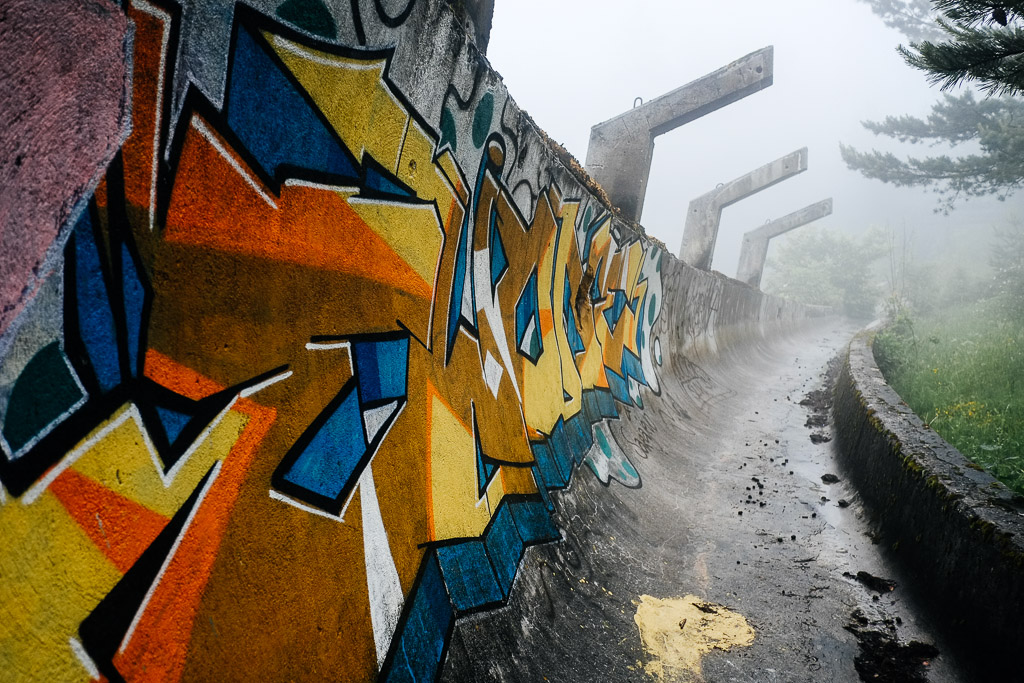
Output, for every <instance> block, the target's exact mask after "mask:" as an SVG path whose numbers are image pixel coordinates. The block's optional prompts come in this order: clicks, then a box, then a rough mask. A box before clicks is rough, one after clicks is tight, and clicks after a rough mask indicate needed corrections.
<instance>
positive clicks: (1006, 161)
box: [840, 92, 1024, 213]
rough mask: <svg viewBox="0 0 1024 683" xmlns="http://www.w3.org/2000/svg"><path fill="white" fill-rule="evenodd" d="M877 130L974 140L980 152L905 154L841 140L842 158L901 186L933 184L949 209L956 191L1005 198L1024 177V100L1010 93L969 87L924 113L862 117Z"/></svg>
mask: <svg viewBox="0 0 1024 683" xmlns="http://www.w3.org/2000/svg"><path fill="white" fill-rule="evenodd" d="M863 125H864V127H865V128H867V129H868V130H870V131H871V132H873V133H875V134H876V135H885V136H887V137H891V138H894V139H896V140H899V141H900V142H909V143H913V144H919V143H927V144H932V145H934V144H940V143H946V144H948V145H951V146H956V145H960V144H964V143H969V142H973V143H976V144H977V145H978V147H979V148H980V153H975V154H968V155H965V156H960V157H956V158H953V157H950V156H949V155H939V156H933V157H925V158H916V157H910V158H907V159H906V160H902V159H899V158H898V157H896V156H895V155H894V154H892V153H889V152H879V151H877V150H876V151H871V152H860V151H858V150H856V149H854V148H853V147H849V146H847V145H842V144H840V151H841V153H842V156H843V160H844V161H845V162H846V164H847V166H849V167H850V168H851V169H853V170H856V171H860V172H861V173H862V174H864V175H865V176H867V177H868V178H874V179H877V180H881V181H882V182H886V183H890V184H892V185H896V186H901V187H915V186H916V187H932V188H933V189H934V190H935V191H936V192H937V193H938V194H939V195H940V197H941V199H940V210H942V211H944V212H946V213H948V212H949V210H950V209H952V208H953V205H954V203H955V202H956V200H957V199H958V198H960V197H978V196H983V195H996V196H997V197H999V198H1000V199H1005V198H1006V197H1007V196H1009V195H1010V194H1011V193H1013V192H1014V191H1015V190H1017V189H1018V188H1020V187H1021V184H1022V183H1024V102H1022V101H1021V100H1018V99H1014V98H1010V97H1002V98H989V99H985V100H982V101H980V102H979V101H977V100H975V98H974V95H973V94H971V93H970V92H967V93H964V94H963V95H961V96H960V97H953V96H950V95H946V96H945V97H944V99H943V100H940V101H939V102H937V103H936V104H935V105H934V107H933V108H932V112H931V114H930V115H929V116H928V118H927V119H920V118H916V117H913V116H889V117H886V119H885V120H884V121H881V122H873V121H866V122H864V124H863Z"/></svg>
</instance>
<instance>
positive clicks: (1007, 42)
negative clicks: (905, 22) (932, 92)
mask: <svg viewBox="0 0 1024 683" xmlns="http://www.w3.org/2000/svg"><path fill="white" fill-rule="evenodd" d="M939 24H940V25H941V26H942V27H943V29H945V30H946V31H947V33H949V35H950V36H952V38H953V40H951V41H948V42H943V43H932V42H930V41H925V42H922V43H911V45H910V48H909V49H908V48H906V47H904V46H902V45H901V46H900V47H899V48H897V49H898V51H899V53H900V54H901V55H902V56H903V58H904V59H905V60H906V62H907V63H908V64H909V65H910V66H912V67H914V68H917V69H921V70H923V71H926V72H928V74H929V76H928V80H929V81H931V82H932V83H933V84H935V85H939V86H940V88H941V89H942V90H948V89H950V88H953V87H956V86H958V85H961V84H962V83H964V82H965V81H972V82H976V83H977V84H978V87H979V88H981V90H982V91H984V92H986V93H988V94H990V95H1014V94H1018V93H1021V92H1024V29H1021V28H1018V27H1016V26H1013V27H1008V28H1005V29H1004V28H1000V29H998V30H996V29H993V28H989V27H984V26H979V27H977V28H962V27H958V26H954V25H952V24H950V23H949V22H948V21H944V20H939Z"/></svg>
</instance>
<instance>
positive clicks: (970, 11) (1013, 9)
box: [934, 0, 1024, 26]
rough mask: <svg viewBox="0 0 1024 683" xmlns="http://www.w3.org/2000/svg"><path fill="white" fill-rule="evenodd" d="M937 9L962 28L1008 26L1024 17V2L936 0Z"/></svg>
mask: <svg viewBox="0 0 1024 683" xmlns="http://www.w3.org/2000/svg"><path fill="white" fill-rule="evenodd" d="M934 5H935V9H936V10H937V11H939V12H940V13H942V14H943V15H945V16H946V17H947V18H948V19H952V20H953V21H955V22H956V23H958V24H960V25H962V26H977V25H979V24H983V23H988V24H992V23H996V24H1000V25H1002V26H1006V25H1007V24H1008V23H1010V22H1013V21H1015V20H1019V19H1020V17H1021V16H1022V15H1024V2H1001V1H999V0H996V1H994V2H993V0H935V3H934Z"/></svg>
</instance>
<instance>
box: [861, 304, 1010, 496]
mask: <svg viewBox="0 0 1024 683" xmlns="http://www.w3.org/2000/svg"><path fill="white" fill-rule="evenodd" d="M874 349H875V358H876V360H877V361H878V365H879V367H880V368H881V370H882V372H883V373H884V374H885V377H886V380H887V381H888V382H889V384H890V385H891V386H892V387H893V389H895V390H896V391H897V392H898V393H899V394H900V396H901V397H902V398H903V400H905V401H906V402H907V404H908V405H909V406H910V407H911V408H912V409H913V410H914V412H916V413H917V414H918V415H919V416H920V417H921V419H923V420H924V421H925V422H926V423H927V424H928V425H929V426H930V427H931V428H932V429H934V430H935V431H936V432H938V433H939V435H940V436H942V438H944V439H945V440H946V441H948V442H949V443H951V444H953V445H954V446H955V447H956V448H957V449H959V450H960V452H961V453H963V454H964V455H965V456H966V457H967V458H968V459H969V460H972V461H973V462H975V463H977V464H978V465H980V466H981V467H983V468H985V470H987V471H988V472H989V473H991V474H992V475H993V476H994V477H996V478H997V479H999V480H1000V481H1002V482H1003V483H1005V484H1006V485H1007V486H1009V487H1010V488H1012V489H1014V490H1015V491H1017V492H1018V493H1022V494H1024V395H1022V393H1021V386H1020V384H1021V381H1022V378H1024V320H1022V319H1021V318H1020V316H1017V315H1012V314H1010V315H1008V314H1007V308H1006V306H1005V302H1004V301H1002V300H1001V298H998V297H997V298H993V299H989V300H986V301H981V302H977V303H971V304H964V305H961V306H957V307H955V308H952V309H948V310H945V311H942V312H941V313H936V314H934V315H932V316H929V317H921V318H916V319H914V320H911V319H910V318H909V316H907V315H906V314H905V313H901V315H900V316H897V317H896V320H895V324H893V325H892V326H890V327H889V328H888V329H887V330H886V331H884V332H882V333H880V334H878V335H877V337H876V338H875V345H874Z"/></svg>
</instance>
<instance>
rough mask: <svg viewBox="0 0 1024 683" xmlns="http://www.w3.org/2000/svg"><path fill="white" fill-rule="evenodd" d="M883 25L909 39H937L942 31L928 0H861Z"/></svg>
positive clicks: (940, 36)
mask: <svg viewBox="0 0 1024 683" xmlns="http://www.w3.org/2000/svg"><path fill="white" fill-rule="evenodd" d="M861 2H863V3H865V4H867V5H869V6H870V7H871V11H872V12H874V13H875V14H877V15H878V16H879V17H880V18H881V19H882V21H883V22H885V25H886V26H888V27H889V28H894V29H896V30H897V31H899V32H900V33H902V34H903V35H905V36H906V37H907V38H910V39H911V40H938V39H940V38H942V36H943V32H942V29H940V28H939V27H938V26H936V25H935V10H934V9H932V6H931V3H930V2H929V1H928V0H861Z"/></svg>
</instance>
